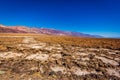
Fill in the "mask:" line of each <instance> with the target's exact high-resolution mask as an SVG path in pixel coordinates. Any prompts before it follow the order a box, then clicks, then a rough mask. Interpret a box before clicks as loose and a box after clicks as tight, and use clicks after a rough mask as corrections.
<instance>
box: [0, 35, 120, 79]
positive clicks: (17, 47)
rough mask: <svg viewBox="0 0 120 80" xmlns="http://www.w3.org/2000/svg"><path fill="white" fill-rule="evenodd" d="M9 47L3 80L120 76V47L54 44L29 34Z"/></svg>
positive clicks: (3, 56) (0, 68)
mask: <svg viewBox="0 0 120 80" xmlns="http://www.w3.org/2000/svg"><path fill="white" fill-rule="evenodd" d="M8 41H9V40H8ZM7 49H8V50H6V51H0V80H120V50H112V49H106V48H83V47H80V46H71V45H62V44H53V43H52V44H50V43H44V42H41V41H37V40H35V39H34V37H27V36H26V37H23V40H22V42H21V43H17V44H14V45H13V44H10V45H9V46H8V48H7Z"/></svg>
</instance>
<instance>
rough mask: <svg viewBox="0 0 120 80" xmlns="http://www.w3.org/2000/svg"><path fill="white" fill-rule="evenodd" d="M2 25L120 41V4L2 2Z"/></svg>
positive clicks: (94, 0) (105, 0)
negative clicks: (115, 38)
mask: <svg viewBox="0 0 120 80" xmlns="http://www.w3.org/2000/svg"><path fill="white" fill-rule="evenodd" d="M0 24H3V25H8V26H12V25H22V26H29V27H45V28H54V29H59V30H65V31H76V32H83V33H89V34H96V35H102V36H105V37H120V0H0Z"/></svg>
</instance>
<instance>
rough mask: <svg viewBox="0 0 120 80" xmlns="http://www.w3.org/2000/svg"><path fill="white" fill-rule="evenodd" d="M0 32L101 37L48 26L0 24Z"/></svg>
mask: <svg viewBox="0 0 120 80" xmlns="http://www.w3.org/2000/svg"><path fill="white" fill-rule="evenodd" d="M0 33H34V34H48V35H63V36H79V37H95V38H101V37H102V36H99V35H90V34H84V33H80V32H70V31H61V30H55V29H48V28H30V27H26V26H4V25H0Z"/></svg>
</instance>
